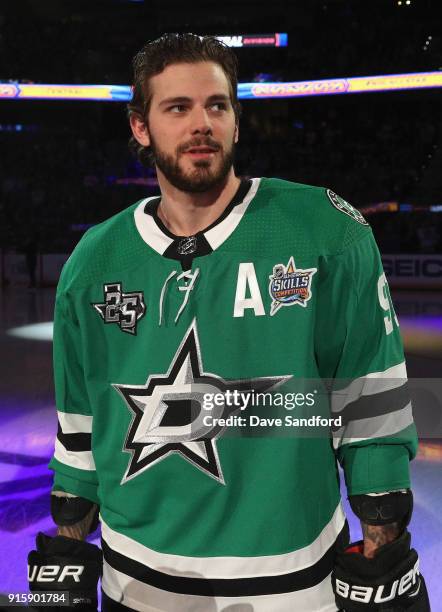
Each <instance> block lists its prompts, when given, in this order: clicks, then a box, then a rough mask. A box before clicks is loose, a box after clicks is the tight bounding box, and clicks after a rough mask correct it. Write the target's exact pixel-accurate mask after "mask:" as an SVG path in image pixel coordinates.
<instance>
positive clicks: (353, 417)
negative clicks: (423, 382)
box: [315, 221, 417, 495]
mask: <svg viewBox="0 0 442 612" xmlns="http://www.w3.org/2000/svg"><path fill="white" fill-rule="evenodd" d="M351 223H354V221H351ZM364 230H365V231H364V232H363V233H362V235H361V234H359V236H358V239H357V240H356V241H355V242H353V243H352V244H351V245H350V246H348V247H347V248H345V249H344V250H343V251H342V252H341V253H340V254H339V255H335V256H331V257H325V258H324V262H323V266H322V269H321V287H320V297H319V304H318V317H317V320H318V324H317V328H316V339H315V346H316V358H317V362H318V366H319V370H320V373H321V376H322V377H323V378H325V379H328V381H329V382H330V389H331V393H330V400H331V412H332V414H331V416H332V417H333V418H335V419H336V418H338V417H339V421H338V422H337V424H336V426H335V427H334V429H333V446H334V449H335V453H336V456H337V458H338V460H339V462H340V464H341V466H342V468H343V470H344V474H345V481H346V485H347V491H348V494H349V495H356V494H364V493H376V492H382V491H388V490H395V489H401V488H408V487H410V475H409V461H410V459H412V458H413V457H414V456H415V454H416V451H417V434H416V429H415V426H414V422H413V415H412V407H411V401H410V396H409V389H408V383H407V371H406V365H405V359H404V353H403V346H402V339H401V334H400V329H399V323H398V320H397V317H396V314H395V311H394V307H393V303H392V300H391V296H390V292H389V288H388V283H387V279H386V277H385V274H384V271H383V268H382V262H381V258H380V254H379V250H378V248H377V245H376V242H375V240H374V237H373V234H372V232H371V229H370V228H369V227H367V228H364Z"/></svg>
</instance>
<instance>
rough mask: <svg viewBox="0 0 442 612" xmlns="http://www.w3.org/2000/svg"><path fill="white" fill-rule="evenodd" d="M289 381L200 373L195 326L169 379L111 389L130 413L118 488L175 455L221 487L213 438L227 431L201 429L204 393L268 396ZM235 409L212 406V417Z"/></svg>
mask: <svg viewBox="0 0 442 612" xmlns="http://www.w3.org/2000/svg"><path fill="white" fill-rule="evenodd" d="M289 378H291V376H269V377H262V378H255V379H250V380H246V381H245V380H236V381H235V380H230V381H227V380H224V379H223V378H221V377H220V376H217V375H215V374H209V373H207V372H204V370H203V363H202V358H201V351H200V346H199V339H198V332H197V327H196V322H195V321H194V322H193V323H192V325H191V326H190V327H189V329H188V331H187V332H186V334H185V336H184V338H183V340H182V342H181V345H180V347H179V348H178V350H177V352H176V354H175V356H174V358H173V360H172V363H171V365H170V367H169V370H168V372H167V374H155V375H151V376H149V378H148V379H147V381H146V384H144V385H122V384H113V385H112V386H113V387H114V388H115V389H116V390H117V391H118V392H119V393H120V394H121V396H122V397H123V399H124V401H125V403H126V405H127V407H128V408H129V410H130V412H131V414H132V420H131V423H130V426H129V430H128V433H127V436H126V440H125V443H124V447H123V450H124V451H125V452H128V453H130V455H131V458H130V461H129V465H128V468H127V470H126V473H125V474H124V476H123V479H122V481H121V484H124V483H125V482H127V481H129V480H131V479H132V478H134V477H135V476H138V475H139V474H141V473H142V472H144V471H145V470H147V469H150V468H152V467H153V466H154V465H156V464H157V463H158V462H159V461H163V460H164V459H166V458H167V457H168V456H170V455H173V454H177V455H180V456H181V457H182V458H183V459H185V460H186V461H188V462H189V463H191V464H192V465H193V466H195V467H196V468H198V469H199V470H201V471H202V472H203V473H204V474H207V475H208V476H211V477H212V478H214V479H215V480H217V481H218V482H219V483H221V484H225V481H224V475H223V471H222V466H221V462H220V459H219V456H218V449H217V445H216V442H217V439H218V438H219V437H220V435H221V434H222V432H223V430H224V429H225V428H223V427H221V426H208V425H205V424H204V416H205V414H207V412H206V411H205V410H204V409H203V397H204V395H205V394H206V393H210V394H215V393H225V392H226V391H227V390H232V391H233V390H235V389H237V390H248V391H262V392H264V391H267V390H269V389H272V388H274V387H276V386H277V385H280V384H281V383H283V382H285V381H286V380H288V379H289ZM238 410H239V408H238V407H237V406H233V407H232V406H227V405H226V404H223V405H222V406H214V407H213V409H212V410H211V416H212V417H213V419H216V418H227V417H228V416H229V414H233V413H234V412H236V411H238ZM213 419H212V421H213Z"/></svg>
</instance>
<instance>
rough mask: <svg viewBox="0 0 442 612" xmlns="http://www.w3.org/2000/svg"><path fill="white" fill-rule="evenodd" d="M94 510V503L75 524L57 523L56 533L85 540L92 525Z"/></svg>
mask: <svg viewBox="0 0 442 612" xmlns="http://www.w3.org/2000/svg"><path fill="white" fill-rule="evenodd" d="M96 510H97V506H96V504H94V506H93V508H91V509H90V511H89V512H88V514H87V515H86V516H85V517H84V519H82V520H81V521H79V522H78V523H75V525H63V526H62V525H59V527H58V530H57V535H61V536H65V537H66V538H73V539H74V540H85V539H86V537H87V535H88V533H89V529H90V527H91V525H92V521H93V518H94V516H95V512H96Z"/></svg>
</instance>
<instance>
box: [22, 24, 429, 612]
mask: <svg viewBox="0 0 442 612" xmlns="http://www.w3.org/2000/svg"><path fill="white" fill-rule="evenodd" d="M128 111H129V120H130V125H131V129H132V134H133V140H132V145H133V146H134V147H135V148H136V150H137V153H138V154H139V156H140V159H141V160H149V161H150V162H152V163H154V164H155V167H156V171H157V176H158V183H159V188H160V196H158V197H153V198H146V199H143V200H142V201H140V202H137V203H136V204H134V205H133V206H131V207H129V208H128V209H126V210H124V211H122V212H121V213H119V214H118V215H116V216H114V217H112V218H111V219H109V220H108V221H106V222H104V223H102V224H100V225H99V226H97V227H95V228H92V229H91V230H90V231H88V232H87V234H86V235H85V236H84V238H83V239H82V241H81V242H80V244H79V245H78V246H77V248H76V249H75V252H74V253H73V254H72V256H71V258H70V259H69V261H68V262H67V264H66V266H65V267H64V269H63V273H62V276H61V279H60V283H59V286H58V290H57V300H56V311H55V322H54V368H55V386H56V401H57V410H58V419H59V430H58V434H57V440H56V444H55V453H54V457H53V459H52V461H51V464H50V467H51V468H52V469H53V470H54V472H55V479H54V487H53V491H52V496H51V499H52V513H53V517H54V520H55V522H56V523H57V524H58V525H59V528H58V535H57V537H55V538H49V537H48V536H45V535H43V534H39V536H38V538H37V551H33V552H31V553H30V556H29V565H30V569H29V577H30V584H31V588H32V589H33V590H34V591H44V590H51V591H53V590H57V589H58V590H60V591H63V592H67V593H68V594H69V597H70V601H69V604H70V606H71V607H74V608H75V607H76V608H78V609H95V607H96V605H97V599H96V585H97V581H98V577H99V575H100V573H101V569H102V568H103V577H102V589H103V608H102V609H103V610H123V611H124V610H140V611H144V612H159V611H163V612H178V611H179V612H191V611H196V610H201V611H204V612H212V611H213V612H215V611H221V610H224V611H226V612H227V610H234V609H235V610H236V609H237V610H241V611H244V612H246V611H250V612H252V611H255V612H289V611H290V612H291V611H292V610H302V611H303V612H331V611H336V609H337V607H339V608H345V609H348V610H354V611H355V612H358V611H359V610H361V611H363V610H367V611H370V612H372V611H373V610H378V609H379V610H380V609H381V607H380V606H383V605H384V602H386V601H388V602H389V604H390V605H391V609H392V610H396V609H398V610H399V609H401V610H402V609H409V610H410V611H411V610H416V611H417V610H422V611H424V610H427V609H429V608H428V607H427V600H426V592H425V583H424V581H423V579H422V577H421V576H420V573H419V568H418V563H417V554H416V552H415V551H414V550H413V549H410V535H409V533H408V531H407V529H406V527H407V524H408V521H409V519H410V516H411V510H412V505H411V499H412V498H411V492H410V488H409V487H410V479H409V469H408V463H409V459H410V457H413V456H414V455H415V453H416V446H417V439H416V432H415V429H414V425H413V419H412V413H411V405H410V401H409V397H408V395H407V386H406V370H405V364H404V357H403V352H402V344H401V338H400V333H399V329H398V322H397V319H396V316H395V313H394V309H393V306H392V303H391V298H390V295H389V291H388V285H387V282H386V279H385V275H384V274H383V271H382V265H381V263H380V258H379V253H378V250H377V248H376V245H375V242H374V239H373V236H372V233H371V230H370V228H369V226H368V224H367V222H366V221H365V219H364V218H363V217H362V215H361V214H360V213H359V212H358V211H357V210H356V209H354V208H353V207H352V206H351V205H350V204H349V203H348V202H346V201H345V200H343V199H342V198H340V197H339V196H337V195H336V194H335V193H333V192H332V191H330V190H328V189H324V188H319V187H310V186H307V185H300V184H297V183H291V182H287V181H281V180H278V179H265V178H263V179H251V180H248V179H240V178H238V177H236V175H235V172H234V168H233V159H234V148H235V144H236V143H237V142H238V134H239V132H238V128H239V114H240V108H239V104H238V101H237V66H236V59H235V56H234V54H233V52H231V51H230V50H229V49H228V48H227V47H226V46H225V45H223V44H222V43H220V42H219V41H217V40H216V39H214V38H211V37H199V36H196V35H194V34H166V35H164V36H162V37H161V38H160V39H158V40H155V41H152V42H150V43H148V44H147V45H145V46H144V47H143V49H142V50H141V51H140V52H139V53H138V54H137V56H136V57H135V59H134V86H133V99H132V101H131V103H130V104H129V105H128ZM361 330H362V331H361ZM364 330H369V335H366V334H365V331H364ZM367 375H369V377H367V380H365V379H364V377H366V376H367ZM323 379H334V387H333V388H332V393H331V401H330V400H329V395H328V393H325V392H322V393H318V389H319V390H321V389H323V387H322V380H323ZM274 389H278V393H277V394H275V397H276V395H278V396H279V397H283V396H284V394H287V397H292V398H297V401H298V400H299V398H301V397H303V398H308V399H309V401H308V402H302V401H299V403H297V404H296V407H297V408H296V409H297V416H302V417H304V420H305V421H307V418H308V417H311V416H321V417H325V416H330V413H331V414H332V415H333V414H334V416H340V417H341V421H342V423H343V425H342V426H341V427H339V428H338V429H336V430H335V431H333V436H332V437H333V440H331V435H330V434H331V432H330V430H329V428H327V429H326V430H325V431H323V432H322V433H319V434H318V432H317V431H316V432H315V433H313V432H312V435H306V433H305V432H304V433H303V435H300V436H297V435H296V434H293V432H285V433H283V434H282V435H281V432H280V431H279V432H276V431H275V429H274V428H272V427H267V428H266V427H264V426H263V428H262V429H263V430H262V431H261V432H259V434H256V433H255V432H251V430H250V428H247V427H245V429H242V430H241V431H232V430H229V429H228V428H226V427H224V426H221V425H218V424H217V423H225V422H226V420H227V419H228V418H229V416H232V415H237V414H241V416H242V418H241V419H237V420H235V422H237V423H247V418H248V417H250V416H251V415H252V413H253V411H254V410H257V411H258V412H259V413H260V414H261V415H262V414H263V410H264V411H270V413H269V412H266V413H265V414H264V415H263V416H266V417H268V418H264V419H262V422H263V423H270V422H272V423H276V421H279V420H280V421H281V423H282V422H284V420H283V419H275V418H274V417H275V416H276V414H275V411H276V412H277V411H278V408H277V405H276V403H275V406H273V407H272V406H270V407H269V406H268V405H266V406H265V407H264V408H263V407H262V406H259V405H254V400H253V401H251V398H252V397H253V398H255V397H259V396H260V395H261V396H263V397H267V398H268V397H272V392H273V390H274ZM367 395H369V396H370V401H367ZM232 398H234V400H235V401H230V400H232ZM292 407H293V406H292ZM282 410H283V409H282ZM280 414H281V409H280ZM206 416H210V418H209V419H206V418H205V417H206ZM231 420H232V419H231ZM300 420H301V421H302V420H303V419H300ZM249 422H250V420H249ZM327 422H328V421H327ZM241 427H242V425H241ZM290 429H291V430H293V428H290ZM337 460H338V461H339V462H340V463H341V465H342V466H343V468H344V473H345V479H346V485H347V490H348V493H349V495H350V501H351V503H352V508H353V510H354V512H355V513H356V514H357V515H358V516H359V517H360V518H361V521H362V528H363V533H364V539H363V541H361V542H359V543H357V544H355V545H353V546H352V547H351V548H348V541H349V537H348V527H347V523H346V520H345V516H344V513H343V510H342V506H341V502H340V492H339V478H338V477H337V469H336V462H337ZM98 506H99V507H100V522H101V529H102V552H103V559H102V558H101V551H100V550H99V549H98V548H97V547H96V546H94V545H92V544H88V543H86V542H84V539H85V537H86V536H87V534H88V533H89V532H90V531H91V530H93V529H95V528H96V526H97V507H98ZM48 585H50V589H49V588H48ZM335 598H336V603H335ZM395 606H396V607H395ZM416 606H418V607H416ZM382 609H384V608H382ZM389 609H390V608H389Z"/></svg>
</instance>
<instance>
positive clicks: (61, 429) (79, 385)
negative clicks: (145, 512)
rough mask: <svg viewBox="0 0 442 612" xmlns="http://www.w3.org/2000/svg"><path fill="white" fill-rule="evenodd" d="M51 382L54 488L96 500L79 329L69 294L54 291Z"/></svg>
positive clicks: (94, 472) (51, 466)
mask: <svg viewBox="0 0 442 612" xmlns="http://www.w3.org/2000/svg"><path fill="white" fill-rule="evenodd" d="M53 360H54V383H55V401H56V407H57V416H58V432H57V437H56V439H55V451H54V455H53V458H52V459H51V461H50V463H49V468H50V469H52V470H54V486H53V491H63V492H66V493H71V494H73V495H78V496H81V497H84V498H86V499H89V500H91V501H93V502H96V503H98V497H97V475H96V471H95V463H94V458H93V455H92V449H91V438H92V426H93V415H92V410H91V407H90V404H89V399H88V393H87V387H86V384H85V378H84V371H83V367H82V361H83V347H82V341H81V329H80V326H79V324H78V321H77V320H76V318H75V315H74V313H73V312H72V308H71V306H70V301H69V296H68V294H67V293H65V292H63V290H61V289H60V285H59V290H58V291H57V297H56V303H55V316H54V344H53Z"/></svg>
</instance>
